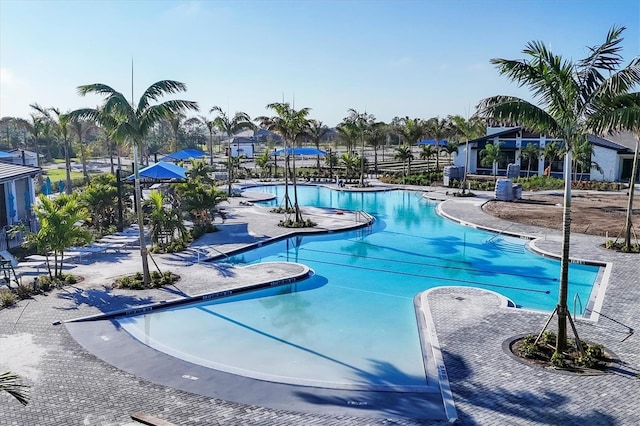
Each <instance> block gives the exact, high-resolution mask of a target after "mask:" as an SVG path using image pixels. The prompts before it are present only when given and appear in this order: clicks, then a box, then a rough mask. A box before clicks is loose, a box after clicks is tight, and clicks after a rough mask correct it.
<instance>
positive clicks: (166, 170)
mask: <svg viewBox="0 0 640 426" xmlns="http://www.w3.org/2000/svg"><path fill="white" fill-rule="evenodd" d="M139 173H140V177H141V178H144V179H158V180H168V179H185V178H186V173H187V169H185V168H183V167H180V166H178V165H175V164H173V163H167V162H166V161H159V162H157V163H155V164H152V165H150V166H147V167H145V168H144V169H140V171H139ZM133 179H134V175H131V176H129V177H127V179H126V180H133Z"/></svg>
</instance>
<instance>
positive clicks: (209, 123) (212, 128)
mask: <svg viewBox="0 0 640 426" xmlns="http://www.w3.org/2000/svg"><path fill="white" fill-rule="evenodd" d="M199 117H200V121H201V122H202V124H204V125H205V126H207V130H208V131H209V140H208V141H207V149H208V151H209V164H213V133H214V132H215V130H216V124H215V123H214V122H213V120H209V119H208V118H207V117H205V116H204V115H201V116H199Z"/></svg>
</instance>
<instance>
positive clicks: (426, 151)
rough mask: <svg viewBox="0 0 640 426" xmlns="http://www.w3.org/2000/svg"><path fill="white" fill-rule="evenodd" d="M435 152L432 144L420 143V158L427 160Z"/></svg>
mask: <svg viewBox="0 0 640 426" xmlns="http://www.w3.org/2000/svg"><path fill="white" fill-rule="evenodd" d="M435 154H436V152H435V150H434V149H433V146H431V145H422V149H421V150H420V159H421V160H429V159H430V158H431V157H433V156H434V155H435Z"/></svg>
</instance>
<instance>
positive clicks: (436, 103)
mask: <svg viewBox="0 0 640 426" xmlns="http://www.w3.org/2000/svg"><path fill="white" fill-rule="evenodd" d="M612 25H618V26H625V27H627V30H626V31H625V33H624V38H625V40H624V51H623V55H624V57H625V59H626V60H627V61H628V60H630V59H631V58H632V57H633V56H635V55H638V54H640V34H639V31H640V1H638V0H613V1H603V0H582V1H577V0H555V1H546V0H545V1H543V0H539V1H534V0H524V1H523V0H521V1H515V0H487V1H483V0H450V1H444V0H431V1H427V0H415V1H410V0H396V1H382V0H380V1H365V0H362V1H356V0H353V1H348V0H346V1H329V0H319V1H303V0H301V1H293V0H290V1H270V0H254V1H136V0H130V1H124V0H123V1H106V0H94V1H81V0H76V1H56V0H49V1H29V0H26V1H15V0H0V68H1V75H0V116H19V117H24V118H28V116H29V113H30V112H31V110H30V108H29V104H30V103H34V102H38V103H39V104H41V105H42V106H45V107H49V106H55V107H58V108H60V109H61V110H62V111H67V110H72V109H76V108H81V107H93V106H96V105H98V104H99V103H100V98H99V97H94V96H90V97H84V98H83V97H80V96H79V95H77V93H76V88H77V86H79V85H81V84H90V83H104V84H107V85H109V86H111V87H113V88H115V89H116V90H119V91H121V92H123V93H126V94H127V95H128V94H129V93H130V92H131V60H132V58H133V60H134V93H135V96H136V98H137V97H139V96H140V94H141V92H142V90H144V89H145V88H146V87H147V86H149V85H150V84H152V83H154V82H156V81H158V80H163V79H172V80H178V81H181V82H183V83H186V85H187V87H188V91H187V92H186V93H185V94H182V95H181V96H180V97H181V98H182V99H188V100H193V101H197V102H198V103H199V105H200V111H201V112H200V113H201V114H205V115H207V116H210V115H211V114H209V110H210V108H211V107H212V106H214V105H219V106H221V107H222V108H224V109H227V110H228V111H229V112H230V113H232V114H233V113H234V112H236V111H244V112H247V113H248V114H249V115H251V116H252V117H254V116H258V115H268V114H270V112H268V111H267V110H265V108H264V107H265V105H266V104H268V103H271V102H280V101H282V100H283V98H284V100H285V101H288V102H291V101H293V100H295V106H296V107H310V108H311V109H312V111H311V117H312V118H316V119H319V120H322V121H323V122H325V124H327V125H330V126H333V125H335V124H337V123H338V122H339V121H341V119H342V118H343V117H344V116H345V115H346V114H347V110H348V109H349V108H355V109H356V110H358V111H365V110H366V112H368V113H371V114H374V115H375V116H376V117H377V118H378V119H379V120H383V121H390V120H391V119H392V118H393V117H394V116H410V117H419V118H429V117H433V116H441V117H442V116H446V115H449V114H460V115H463V116H465V115H468V114H472V113H473V111H474V108H475V105H476V104H477V103H478V101H479V100H480V99H482V98H484V97H487V96H492V95H497V94H512V95H518V96H522V97H526V98H528V93H527V92H526V91H524V90H523V89H521V88H518V87H517V85H516V84H514V83H511V82H509V81H508V80H507V79H506V78H505V77H501V76H499V75H498V73H497V71H496V69H495V68H494V67H493V66H492V65H491V64H490V63H489V60H490V59H491V58H496V57H500V58H508V59H516V58H522V57H523V55H522V54H521V51H522V49H523V48H524V46H525V44H526V43H527V42H528V41H530V40H541V41H543V42H544V43H545V44H547V45H550V46H551V49H552V50H553V51H554V52H555V53H557V54H561V55H563V56H565V57H567V58H573V59H580V58H582V57H584V56H586V55H587V53H588V51H587V49H586V46H594V45H598V44H600V43H601V42H602V41H603V40H604V37H605V36H606V33H607V31H608V30H609V28H610V27H611V26H612Z"/></svg>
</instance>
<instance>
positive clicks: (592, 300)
mask: <svg viewBox="0 0 640 426" xmlns="http://www.w3.org/2000/svg"><path fill="white" fill-rule="evenodd" d="M488 201H489V200H484V201H483V202H482V203H481V204H480V208H481V206H482V205H484V204H485V203H487V202H488ZM446 202H447V200H445V201H443V202H440V203H438V205H437V206H436V213H437V214H439V215H440V216H442V217H444V218H446V219H448V220H451V221H452V222H455V223H458V224H460V225H463V226H468V227H470V228H473V229H479V230H483V231H488V232H492V233H495V234H498V235H506V236H509V237H514V238H519V239H525V240H528V241H529V242H528V243H527V247H528V248H529V249H530V250H531V252H532V253H535V254H537V255H538V256H541V257H545V258H549V259H554V260H561V256H560V255H559V254H557V253H552V252H550V251H548V250H544V249H542V248H540V247H539V246H538V244H537V243H538V242H540V241H544V238H543V237H540V236H537V235H531V234H526V233H521V232H515V231H509V230H500V229H496V228H492V227H490V226H484V225H480V224H477V223H473V222H469V221H465V220H462V219H460V218H458V217H455V216H453V215H451V214H448V213H447V212H445V211H444V209H443V208H442V206H443V205H444V203H446ZM569 263H574V264H577V265H589V266H597V267H599V268H601V272H599V273H598V275H597V277H596V280H595V281H594V283H593V287H592V289H591V294H590V296H589V300H587V301H586V302H585V305H584V310H583V312H584V313H583V315H581V316H579V317H578V318H579V319H582V320H586V321H592V322H597V321H598V319H599V318H600V309H601V308H602V305H603V303H604V296H605V293H606V289H607V287H608V286H609V281H610V277H611V271H612V268H613V264H612V263H611V262H605V261H598V260H592V259H582V258H577V257H569ZM587 313H589V315H587Z"/></svg>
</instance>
